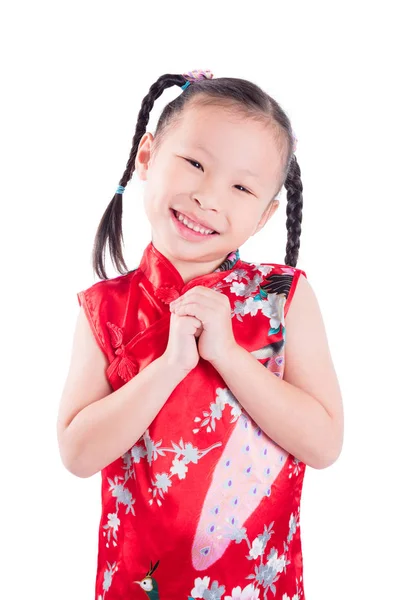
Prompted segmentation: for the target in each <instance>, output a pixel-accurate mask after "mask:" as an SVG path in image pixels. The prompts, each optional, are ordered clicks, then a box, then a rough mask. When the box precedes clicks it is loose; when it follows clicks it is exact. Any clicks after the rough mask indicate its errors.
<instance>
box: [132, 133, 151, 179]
mask: <svg viewBox="0 0 400 600" xmlns="http://www.w3.org/2000/svg"><path fill="white" fill-rule="evenodd" d="M153 140H154V137H153V134H152V133H150V132H149V131H146V133H145V134H143V135H142V138H141V140H140V142H139V146H138V149H137V153H136V158H135V171H136V173H137V174H138V177H139V179H141V180H142V181H146V180H147V171H148V169H149V162H150V156H151V147H152V144H153Z"/></svg>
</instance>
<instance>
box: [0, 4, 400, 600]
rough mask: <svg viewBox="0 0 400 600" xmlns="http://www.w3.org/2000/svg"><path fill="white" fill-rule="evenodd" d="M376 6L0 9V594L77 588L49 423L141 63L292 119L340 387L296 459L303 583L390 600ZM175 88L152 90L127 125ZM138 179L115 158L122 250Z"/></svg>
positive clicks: (278, 250)
mask: <svg viewBox="0 0 400 600" xmlns="http://www.w3.org/2000/svg"><path fill="white" fill-rule="evenodd" d="M277 4H279V6H278V7H277V6H276V5H277ZM395 9H396V3H395V2H383V1H381V2H379V3H378V2H376V3H372V2H371V3H368V2H335V3H330V4H329V5H327V3H324V2H323V3H321V2H304V1H302V2H285V3H277V2H274V3H269V2H265V1H264V2H255V1H254V0H253V1H252V2H248V3H243V2H238V3H232V2H215V1H214V2H212V3H207V2H198V3H189V2H182V3H179V2H174V1H171V2H167V3H164V2H160V3H155V2H151V3H149V4H148V5H147V6H145V4H144V3H143V4H142V5H139V3H137V2H119V1H113V2H104V1H99V0H97V1H96V2H92V1H91V2H85V1H84V0H81V1H80V2H76V1H75V2H73V1H69V2H43V1H42V2H41V1H36V2H14V3H12V4H10V5H9V6H8V7H3V8H2V9H1V13H2V14H1V18H0V22H1V26H0V27H1V31H0V33H1V35H0V38H1V46H2V48H1V49H2V61H1V62H2V66H1V72H2V75H1V79H2V92H1V104H2V107H1V136H0V137H1V142H0V143H1V147H2V159H1V208H2V210H1V213H2V218H1V222H2V227H1V244H2V252H1V261H2V272H3V276H2V285H1V288H2V293H1V299H2V307H3V310H2V312H1V315H2V325H1V329H2V334H3V335H2V352H3V360H2V394H1V399H2V400H1V410H2V414H1V444H2V447H1V449H2V451H1V461H2V465H1V466H2V494H1V514H2V526H1V532H2V536H1V549H2V550H1V554H2V557H1V571H2V577H1V580H2V591H1V596H2V597H4V598H7V600H12V599H18V600H20V599H22V598H40V599H41V600H50V599H51V600H53V599H54V598H57V600H67V599H70V598H74V599H76V600H87V599H88V598H93V597H94V581H95V571H96V562H97V532H98V524H99V518H100V474H96V475H95V476H93V477H92V478H89V479H79V478H77V477H75V476H73V475H72V474H71V473H69V472H68V471H67V470H66V469H65V468H64V467H63V465H62V463H61V460H60V457H59V453H58V446H57V438H56V418H57V411H58V403H59V399H60V396H61V391H62V388H63V385H64V381H65V377H66V374H67V371H68V366H69V359H70V352H71V344H72V336H73V331H74V327H75V321H76V318H77V314H78V310H79V306H78V302H77V298H76V293H77V292H78V291H80V290H83V289H86V288H88V287H89V286H90V285H92V283H94V282H95V278H94V276H93V272H92V269H91V262H90V253H91V249H92V243H93V239H94V235H95V231H96V228H97V225H98V223H99V220H100V218H101V216H102V214H103V212H104V210H105V208H106V206H107V205H108V203H109V201H110V200H111V198H112V195H113V194H114V191H115V188H116V186H117V185H118V182H119V179H120V177H121V176H122V173H123V171H124V169H125V165H126V161H127V160H128V156H129V152H130V148H131V140H132V137H133V134H134V131H135V125H136V119H137V114H138V112H139V109H140V105H141V101H142V99H143V97H144V96H145V95H146V94H147V93H148V90H149V87H150V86H151V84H152V83H153V82H155V81H156V80H157V78H158V77H159V76H160V75H162V74H164V73H184V72H186V71H189V70H193V69H210V70H211V71H212V72H213V73H214V77H224V76H232V77H241V78H246V79H249V80H250V81H253V82H255V83H257V84H258V85H260V86H261V87H262V88H263V89H264V90H265V91H267V92H268V93H269V94H270V95H272V96H273V97H274V98H275V99H276V100H277V101H278V102H279V103H280V104H281V105H282V107H283V108H284V110H285V111H286V112H287V114H288V115H289V118H290V119H291V121H292V124H293V128H294V130H295V132H296V134H297V137H298V138H299V142H298V149H297V158H298V162H299V164H300V168H301V172H302V181H303V186H304V210H303V225H302V235H301V249H300V256H299V261H298V264H297V266H298V267H299V268H302V269H304V270H305V271H306V273H307V275H308V280H309V282H310V284H311V285H312V286H313V288H314V290H315V292H316V295H317V298H318V300H319V303H320V307H321V311H322V313H323V317H324V322H325V325H326V330H327V334H328V338H329V345H330V349H331V353H332V357H333V360H334V364H335V368H336V371H337V375H338V377H339V380H340V385H341V390H342V394H343V401H344V406H345V442H344V447H343V451H342V454H341V456H340V458H339V459H338V461H337V462H336V463H335V464H334V465H333V466H331V467H329V468H327V469H325V470H313V469H312V468H310V467H308V469H307V471H306V476H305V480H304V490H303V497H302V513H301V514H302V517H301V526H302V540H303V555H304V585H305V597H306V599H307V600H337V599H338V598H340V599H341V600H353V599H357V600H358V599H365V600H370V599H371V600H372V599H377V598H379V599H383V598H390V599H392V598H393V599H394V598H399V597H400V592H399V583H398V581H399V579H398V569H399V567H398V565H399V559H400V556H399V551H398V536H399V533H400V527H399V522H400V519H399V516H398V506H399V501H398V495H397V493H396V492H395V490H396V489H398V481H397V480H398V473H399V461H398V457H397V455H396V451H397V443H396V442H397V441H398V421H397V415H398V406H397V405H398V402H399V398H400V395H399V388H398V378H397V375H396V373H398V371H397V368H398V357H399V351H398V341H399V318H398V309H397V307H398V293H399V284H398V269H399V267H398V238H399V199H400V198H399V183H398V174H399V166H398V165H399V149H398V148H399V143H400V136H399V134H400V131H399V130H400V128H399V100H400V98H399V94H398V89H397V85H398V56H399V45H398V39H399V36H398V20H397V19H395ZM396 55H397V58H396ZM179 93H180V89H179V88H178V87H176V89H174V88H170V89H169V90H167V92H165V93H164V94H163V95H162V96H161V97H160V98H159V99H158V100H157V102H156V105H155V107H154V110H153V112H152V116H151V121H150V123H149V125H148V130H149V131H152V132H153V131H154V129H155V124H156V122H157V118H158V115H159V114H160V112H161V110H162V108H163V107H164V106H165V104H166V103H167V102H168V101H169V100H171V99H172V98H174V97H176V95H178V94H179ZM141 185H142V184H141V183H139V182H138V181H137V180H136V175H135V174H134V176H133V179H132V181H131V182H130V183H129V184H128V187H127V190H126V192H125V194H124V239H125V257H126V260H127V264H128V266H129V268H130V269H133V268H135V267H136V266H137V265H138V262H139V260H140V257H141V255H142V252H143V250H144V248H145V246H146V245H147V243H148V242H149V240H150V227H149V224H148V222H147V220H146V217H145V214H144V211H143V208H142V201H141V193H142V188H141ZM285 211H286V200H285V196H282V200H281V205H280V208H279V210H278V212H277V213H275V215H274V217H273V218H272V219H271V220H270V221H269V223H268V224H267V226H266V227H265V228H264V229H262V230H261V232H260V233H259V234H257V235H256V236H254V237H252V238H250V240H249V241H248V242H247V243H246V244H245V245H243V246H242V247H241V257H242V258H243V259H244V260H248V261H260V262H268V261H269V262H280V263H283V262H284V254H285V244H286V227H285V218H286V213H285ZM109 264H110V263H109ZM109 274H110V275H111V276H112V275H113V274H114V275H116V273H115V272H114V273H113V271H112V267H109ZM268 597H269V596H268ZM277 600H281V599H280V598H279V599H277Z"/></svg>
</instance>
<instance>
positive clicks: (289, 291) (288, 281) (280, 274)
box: [242, 261, 311, 317]
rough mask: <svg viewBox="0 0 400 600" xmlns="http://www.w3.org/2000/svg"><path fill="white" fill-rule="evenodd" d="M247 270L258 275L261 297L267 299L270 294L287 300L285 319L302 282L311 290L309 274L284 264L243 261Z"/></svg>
mask: <svg viewBox="0 0 400 600" xmlns="http://www.w3.org/2000/svg"><path fill="white" fill-rule="evenodd" d="M242 264H244V265H245V268H247V269H248V271H249V275H250V274H253V275H252V277H253V278H254V275H257V277H258V280H259V289H260V293H261V295H264V296H265V297H267V296H268V295H269V294H276V295H279V294H280V295H282V296H283V297H284V299H285V303H284V317H286V314H287V312H288V310H289V307H290V304H291V302H292V299H293V296H294V294H295V292H296V289H297V287H298V285H299V281H301V283H300V285H302V286H304V283H303V282H304V281H305V282H306V283H305V285H306V286H307V287H309V288H311V286H310V284H309V283H308V281H307V274H306V272H305V271H304V270H303V269H300V268H299V267H292V266H291V265H285V264H282V263H274V262H248V261H242Z"/></svg>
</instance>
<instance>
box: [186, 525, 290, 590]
mask: <svg viewBox="0 0 400 600" xmlns="http://www.w3.org/2000/svg"><path fill="white" fill-rule="evenodd" d="M273 525H274V522H272V523H270V524H269V526H268V527H267V526H266V525H264V531H263V532H262V533H260V534H258V535H257V537H256V538H254V539H253V541H252V542H250V540H249V538H248V536H247V530H246V528H245V527H243V528H241V529H240V531H234V530H233V531H234V532H233V534H232V533H231V534H229V533H227V534H226V535H227V536H228V537H229V536H231V539H234V540H235V541H236V543H240V542H242V541H245V542H246V544H247V546H248V548H249V553H248V555H247V556H246V558H247V559H248V560H250V561H254V562H255V563H256V562H259V564H254V569H253V572H252V573H250V574H249V575H248V576H247V577H246V579H254V580H255V581H254V583H251V584H248V585H247V586H245V587H243V589H242V587H241V586H236V587H235V588H233V589H232V592H231V593H230V595H229V594H228V595H224V594H225V590H226V586H225V585H224V584H223V583H221V582H220V581H213V582H212V583H211V586H210V577H209V576H204V577H197V578H196V579H195V581H194V587H193V589H192V590H191V593H190V596H189V600H193V599H195V598H205V599H213V600H233V599H237V598H246V599H252V598H254V599H258V598H262V599H263V600H267V599H268V598H271V597H272V596H271V595H270V594H269V593H268V592H269V591H271V593H272V594H273V595H274V596H275V595H276V585H275V584H276V582H277V581H278V580H279V578H280V576H281V573H283V572H285V571H286V566H287V565H289V564H290V560H289V559H288V553H289V546H290V542H291V541H292V539H293V535H294V533H295V531H296V528H297V526H298V515H297V516H295V515H294V514H293V513H292V514H291V515H290V519H289V533H288V535H287V538H286V541H284V542H283V551H282V552H281V554H279V552H278V549H277V548H276V547H275V546H274V545H272V546H271V547H270V548H269V552H268V554H267V547H268V542H269V541H270V540H271V538H272V536H273V533H274V530H273ZM250 568H251V567H250ZM260 593H262V596H260ZM300 594H301V591H299V593H298V594H295V596H294V598H295V599H296V595H297V597H298V598H300ZM285 595H286V594H285Z"/></svg>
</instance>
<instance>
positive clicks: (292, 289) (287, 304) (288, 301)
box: [284, 268, 307, 318]
mask: <svg viewBox="0 0 400 600" xmlns="http://www.w3.org/2000/svg"><path fill="white" fill-rule="evenodd" d="M300 274H303V275H304V277H305V278H307V274H306V272H305V271H303V270H302V269H297V268H295V272H294V274H293V279H292V283H291V286H290V290H289V294H288V297H287V299H286V302H285V308H284V318H285V317H286V315H287V313H288V310H289V307H290V304H291V302H292V298H293V296H294V293H295V291H296V288H297V283H298V281H299V277H300Z"/></svg>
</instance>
